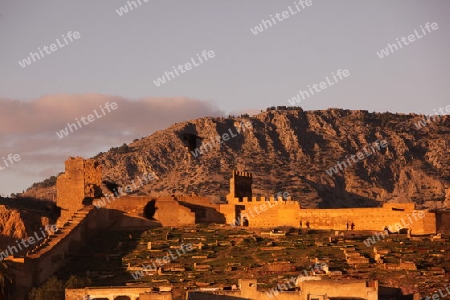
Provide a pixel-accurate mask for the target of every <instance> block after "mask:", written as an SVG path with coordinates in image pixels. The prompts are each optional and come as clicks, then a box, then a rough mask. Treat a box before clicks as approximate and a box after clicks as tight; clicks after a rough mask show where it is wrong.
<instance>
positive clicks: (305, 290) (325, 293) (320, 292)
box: [300, 280, 378, 300]
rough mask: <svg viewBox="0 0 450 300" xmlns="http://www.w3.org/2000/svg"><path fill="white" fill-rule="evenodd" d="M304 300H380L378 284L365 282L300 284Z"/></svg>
mask: <svg viewBox="0 0 450 300" xmlns="http://www.w3.org/2000/svg"><path fill="white" fill-rule="evenodd" d="M300 288H301V291H302V297H301V299H302V300H309V299H311V298H317V299H320V300H325V299H327V298H342V297H345V298H347V299H348V298H352V299H367V300H377V299H378V283H377V282H366V281H365V280H307V281H303V282H301V283H300Z"/></svg>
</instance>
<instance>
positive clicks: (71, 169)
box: [56, 157, 102, 227]
mask: <svg viewBox="0 0 450 300" xmlns="http://www.w3.org/2000/svg"><path fill="white" fill-rule="evenodd" d="M65 165H66V168H65V172H64V174H61V175H60V176H58V178H57V180H56V190H57V197H56V204H57V205H58V206H59V207H61V216H60V218H59V219H58V222H57V224H58V226H59V227H61V226H63V225H64V223H65V222H67V220H68V219H69V218H70V217H71V216H72V215H73V214H74V213H75V212H76V211H78V210H80V209H82V208H83V207H84V204H83V201H84V199H85V198H86V197H88V198H94V197H98V196H100V195H101V188H100V186H101V181H102V171H101V166H100V165H99V164H98V163H97V162H96V161H94V160H85V159H83V158H82V157H69V159H67V160H66V162H65Z"/></svg>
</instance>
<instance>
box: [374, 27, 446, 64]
mask: <svg viewBox="0 0 450 300" xmlns="http://www.w3.org/2000/svg"><path fill="white" fill-rule="evenodd" d="M420 28H421V29H422V33H423V35H420V34H419V33H418V32H417V30H414V33H415V34H410V35H408V41H409V43H408V42H407V41H406V37H404V36H402V38H401V39H400V40H401V41H402V42H403V45H405V46H407V45H409V44H410V43H412V42H414V41H415V40H416V38H417V39H421V38H423V37H424V36H425V35H427V32H426V31H425V29H424V28H423V27H422V25H420ZM425 28H426V29H427V31H428V33H430V32H431V29H433V30H438V28H439V26H438V24H437V23H436V22H434V23H431V24H430V22H427V24H425ZM430 28H431V29H430ZM396 40H397V44H398V46H399V47H400V48H403V46H402V43H400V41H399V40H398V38H397V39H396ZM389 50H391V52H390V53H394V51H398V47H397V45H396V44H395V43H394V44H390V43H388V46H387V47H386V48H384V49H381V51H380V52H377V55H378V57H379V58H384V57H385V56H388V55H389V54H390V53H389Z"/></svg>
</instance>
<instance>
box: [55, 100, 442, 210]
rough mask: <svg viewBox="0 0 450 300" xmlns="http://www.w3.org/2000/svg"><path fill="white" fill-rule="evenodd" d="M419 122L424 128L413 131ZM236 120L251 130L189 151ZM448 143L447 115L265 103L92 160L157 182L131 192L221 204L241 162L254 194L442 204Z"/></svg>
mask: <svg viewBox="0 0 450 300" xmlns="http://www.w3.org/2000/svg"><path fill="white" fill-rule="evenodd" d="M421 120H422V122H423V121H424V120H425V122H426V123H425V124H426V126H422V128H420V129H419V128H418V126H417V125H416V124H419V123H418V122H421ZM243 122H251V124H252V128H251V129H249V130H245V131H242V132H241V133H240V134H237V135H236V136H233V137H230V138H229V139H228V140H226V141H225V140H224V139H222V140H221V142H222V143H219V142H217V143H216V144H215V145H216V146H214V147H207V148H205V149H208V151H205V152H204V153H203V154H201V155H198V156H197V157H194V156H193V155H192V151H193V150H195V148H199V147H200V146H201V145H202V141H204V142H210V143H211V144H213V141H214V139H215V138H216V137H217V136H218V135H219V136H221V137H222V136H223V134H224V133H229V132H230V130H231V131H232V132H235V130H236V127H239V126H240V124H242V123H243ZM422 125H423V124H422ZM230 135H231V134H230ZM383 139H386V140H387V141H388V142H389V143H388V146H387V147H386V148H385V150H383V149H382V150H383V151H381V150H380V152H379V153H375V154H374V155H372V156H370V157H367V158H365V159H363V160H361V161H358V162H357V163H355V164H353V165H352V166H349V167H347V168H345V170H340V171H339V172H338V173H337V174H334V175H332V176H330V175H329V174H327V172H326V170H328V169H329V168H330V167H332V166H335V165H336V163H338V162H339V161H343V160H344V159H346V156H347V158H348V157H349V156H350V155H352V154H356V153H358V152H359V151H361V150H362V149H363V148H364V147H365V146H368V145H370V144H372V143H373V142H375V141H381V140H383ZM449 141H450V118H449V116H442V117H440V119H439V121H433V120H432V119H430V118H428V122H427V118H426V117H425V116H423V115H417V114H394V113H369V112H367V111H363V110H344V109H335V108H333V109H327V110H316V111H303V109H301V108H292V107H289V108H287V107H277V108H273V107H272V108H268V109H267V111H265V112H261V113H260V114H257V115H254V116H252V117H250V116H248V115H243V116H241V117H228V118H225V117H215V118H213V117H204V118H198V119H194V120H190V121H185V122H179V123H175V124H173V125H172V126H169V127H168V128H167V129H164V130H159V131H156V132H154V133H153V134H151V135H150V136H148V137H145V138H142V139H140V140H135V141H134V142H132V143H130V144H128V145H126V144H124V145H122V146H121V147H117V148H112V149H110V151H108V152H105V153H99V154H98V155H97V156H95V157H94V158H95V159H96V160H97V161H99V162H100V163H101V164H102V166H103V177H104V179H105V180H108V181H111V182H115V183H117V184H119V185H121V186H126V185H131V184H133V183H135V182H138V180H139V179H138V177H140V176H142V175H143V174H144V173H151V172H153V173H154V174H156V176H157V179H155V180H152V181H150V182H149V183H148V184H145V185H143V186H141V187H139V189H135V190H134V191H133V193H135V194H138V195H149V196H161V195H168V194H169V195H170V194H176V195H186V194H188V195H189V194H192V193H195V194H197V195H200V196H209V197H211V198H212V200H213V201H219V200H220V199H223V198H224V197H225V195H226V194H227V193H228V180H229V178H230V177H231V171H232V170H234V169H239V170H242V171H248V172H252V173H253V175H254V195H255V196H258V195H261V196H271V195H273V194H276V193H278V192H285V191H287V192H289V193H290V195H291V196H292V198H293V199H295V200H299V201H300V203H301V205H302V207H311V208H313V207H323V208H325V207H331V208H333V207H335V208H339V207H366V206H379V205H381V204H382V203H385V202H414V203H416V205H417V206H418V207H422V208H445V207H449V206H450V188H449V183H450V167H449V165H450V164H449V163H450V154H449V151H448V143H449ZM47 194H48V193H47Z"/></svg>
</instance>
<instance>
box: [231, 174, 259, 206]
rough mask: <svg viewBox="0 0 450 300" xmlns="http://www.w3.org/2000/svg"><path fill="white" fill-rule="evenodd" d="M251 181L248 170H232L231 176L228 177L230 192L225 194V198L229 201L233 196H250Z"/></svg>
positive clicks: (251, 177)
mask: <svg viewBox="0 0 450 300" xmlns="http://www.w3.org/2000/svg"><path fill="white" fill-rule="evenodd" d="M252 181H253V176H252V173H250V172H239V171H236V170H234V171H233V176H232V177H231V178H230V193H229V194H228V195H227V200H228V201H230V200H232V199H235V198H240V199H242V198H244V197H248V198H249V199H251V198H252Z"/></svg>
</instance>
